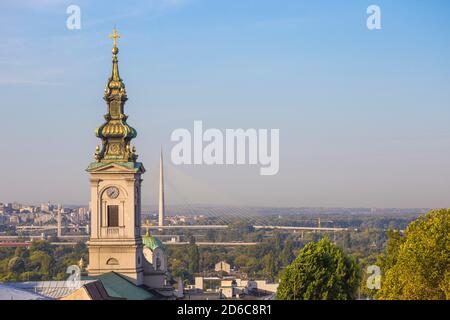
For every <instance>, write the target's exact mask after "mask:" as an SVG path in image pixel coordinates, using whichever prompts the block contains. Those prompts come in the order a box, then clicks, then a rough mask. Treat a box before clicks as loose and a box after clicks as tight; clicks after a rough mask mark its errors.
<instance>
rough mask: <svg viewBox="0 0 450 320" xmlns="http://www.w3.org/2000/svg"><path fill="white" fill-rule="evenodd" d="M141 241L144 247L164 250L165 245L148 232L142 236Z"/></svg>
mask: <svg viewBox="0 0 450 320" xmlns="http://www.w3.org/2000/svg"><path fill="white" fill-rule="evenodd" d="M142 243H143V244H144V246H145V247H147V248H149V249H150V250H152V251H154V250H155V249H156V248H160V249H161V250H163V251H166V247H165V245H164V244H163V243H162V242H161V240H159V239H157V238H155V237H152V236H150V235H148V234H147V235H145V236H143V237H142Z"/></svg>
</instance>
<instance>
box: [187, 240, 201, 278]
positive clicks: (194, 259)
mask: <svg viewBox="0 0 450 320" xmlns="http://www.w3.org/2000/svg"><path fill="white" fill-rule="evenodd" d="M188 257H189V260H188V272H189V273H191V274H194V273H198V272H199V271H200V270H199V269H200V254H199V252H198V246H197V245H196V244H190V245H189V247H188Z"/></svg>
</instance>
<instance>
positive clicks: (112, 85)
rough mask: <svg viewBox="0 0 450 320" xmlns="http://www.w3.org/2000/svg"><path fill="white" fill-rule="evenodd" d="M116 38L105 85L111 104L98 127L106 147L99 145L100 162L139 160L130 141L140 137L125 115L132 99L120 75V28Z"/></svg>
mask: <svg viewBox="0 0 450 320" xmlns="http://www.w3.org/2000/svg"><path fill="white" fill-rule="evenodd" d="M109 37H110V38H111V39H113V48H112V70H111V76H110V77H109V79H108V83H107V85H106V88H105V94H104V97H103V99H104V100H105V101H106V103H107V105H108V112H107V114H106V115H105V116H104V117H105V120H106V122H105V123H104V124H102V125H101V126H100V127H98V128H97V130H96V136H97V137H98V138H100V139H101V140H102V147H101V148H100V147H99V146H97V149H96V152H95V159H96V161H97V162H106V163H108V162H136V159H137V155H136V153H135V148H134V147H133V148H131V146H130V141H131V140H132V139H133V138H135V137H136V136H137V132H136V130H135V129H133V128H132V127H130V126H129V125H128V124H127V122H126V121H127V118H128V116H127V115H125V114H124V105H125V102H126V101H127V100H128V98H127V92H126V90H125V84H124V83H123V81H122V79H121V78H120V75H119V59H118V57H117V55H118V53H119V48H118V47H117V39H119V38H120V37H121V36H120V35H119V34H118V32H117V30H116V29H113V33H112V34H111V35H110V36H109Z"/></svg>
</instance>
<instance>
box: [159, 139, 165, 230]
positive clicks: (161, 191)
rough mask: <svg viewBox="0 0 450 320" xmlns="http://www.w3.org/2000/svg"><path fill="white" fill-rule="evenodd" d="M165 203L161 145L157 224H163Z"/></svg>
mask: <svg viewBox="0 0 450 320" xmlns="http://www.w3.org/2000/svg"><path fill="white" fill-rule="evenodd" d="M164 216H165V203H164V171H163V154H162V147H161V155H160V159H159V215H158V226H160V227H162V226H163V225H164Z"/></svg>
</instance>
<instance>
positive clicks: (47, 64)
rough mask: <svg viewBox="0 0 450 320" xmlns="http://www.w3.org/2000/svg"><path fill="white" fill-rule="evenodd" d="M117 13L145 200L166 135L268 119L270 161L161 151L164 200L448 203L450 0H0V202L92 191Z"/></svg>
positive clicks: (76, 196) (153, 192) (152, 196)
mask: <svg viewBox="0 0 450 320" xmlns="http://www.w3.org/2000/svg"><path fill="white" fill-rule="evenodd" d="M70 4H76V5H79V6H80V8H81V23H82V24H81V30H68V29H67V28H66V19H67V17H68V15H67V14H66V8H67V6H68V5H70ZM371 4H377V5H379V6H380V8H381V12H382V30H379V31H369V30H368V29H367V28H366V19H367V14H366V9H367V7H368V6H369V5H371ZM114 26H117V28H118V29H119V32H120V33H121V34H122V35H123V38H122V39H120V41H119V48H120V55H119V60H120V71H121V76H122V78H123V79H124V81H125V84H126V86H127V91H128V97H129V101H128V102H127V105H126V113H127V114H129V120H128V122H129V123H130V124H131V125H132V126H133V127H135V128H136V129H137V131H138V138H137V139H136V140H135V144H136V147H137V150H138V153H139V154H140V160H141V161H142V162H143V163H144V164H145V166H146V168H147V170H148V172H147V173H146V174H145V177H144V178H145V182H144V194H145V195H146V196H145V197H144V200H143V201H144V203H145V204H150V203H155V202H156V200H157V180H158V177H157V169H158V151H159V147H160V145H161V144H162V145H163V146H164V147H165V149H166V158H168V155H169V151H170V148H171V146H172V145H173V144H172V143H171V142H170V134H171V132H172V131H173V130H174V129H176V128H188V129H190V130H192V126H193V121H194V120H202V121H203V123H204V126H205V127H207V128H209V127H213V128H219V129H223V130H224V129H226V128H269V129H270V128H279V129H280V172H279V174H278V175H276V176H273V177H267V176H266V177H264V176H260V175H259V167H258V166H239V167H237V166H223V167H218V166H213V167H207V166H173V165H170V163H168V164H167V181H168V186H167V189H168V190H167V201H168V203H169V204H194V203H208V204H209V203H211V204H235V205H267V206H346V207H358V206H365V207H450V198H449V197H448V195H449V194H450V170H449V166H450V165H449V164H450V129H449V125H448V119H449V117H450V90H449V88H450V61H449V57H450V42H449V40H448V35H449V33H450V4H449V2H448V1H445V0H441V1H439V0H432V1H419V0H415V1H413V0H398V1H365V0H346V1H343V0H342V1H336V0H318V1H299V0H297V1H287V0H284V1H275V0H271V1H269V0H258V1H257V0H253V1H250V0H240V1H234V0H227V1H223V0H214V1H212V0H153V1H126V2H125V1H95V2H94V1H63V0H30V1H17V0H15V1H13V0H3V1H2V2H1V3H0V30H1V31H0V39H1V40H0V95H1V97H2V103H1V104H0V112H1V114H2V120H3V121H2V129H3V138H2V157H1V166H0V201H22V202H43V201H47V200H50V201H55V202H62V203H71V204H84V203H87V202H88V197H89V193H88V187H89V185H88V177H87V174H86V173H85V172H84V169H85V168H86V167H87V165H88V164H89V162H90V161H92V154H93V152H94V149H95V145H96V144H98V143H99V142H98V140H97V139H96V138H95V136H94V129H95V127H96V126H98V125H100V124H101V122H102V120H103V118H102V115H103V114H104V113H105V110H106V106H105V104H104V101H103V100H102V95H103V88H104V85H105V84H106V81H107V78H108V75H109V72H110V68H111V54H110V52H111V51H110V49H111V45H112V44H111V41H110V40H109V39H108V38H107V35H108V34H109V33H110V32H111V29H112V28H113V27H114Z"/></svg>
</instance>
